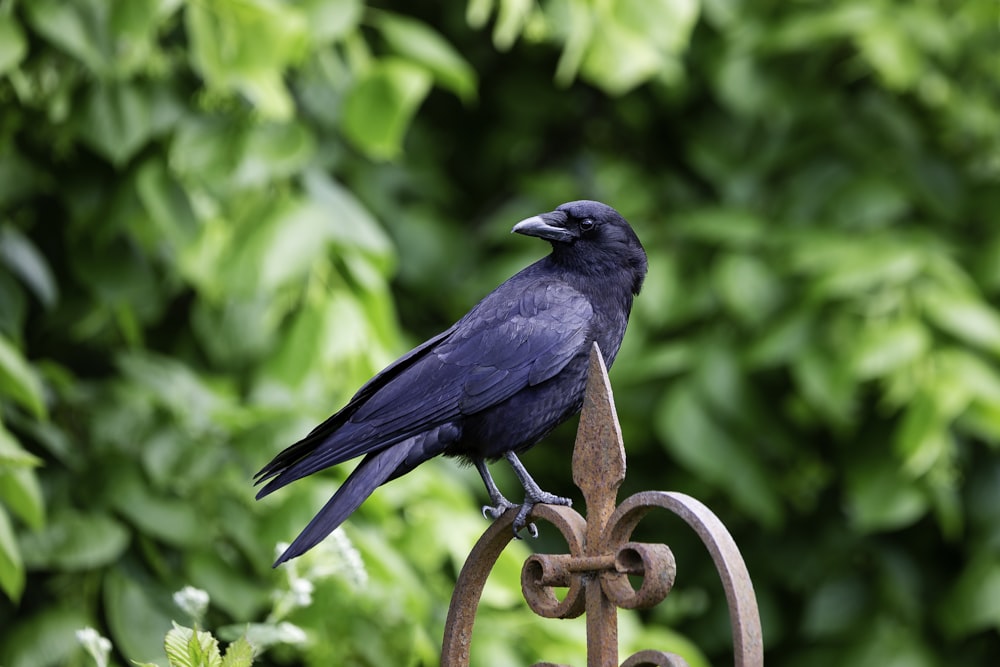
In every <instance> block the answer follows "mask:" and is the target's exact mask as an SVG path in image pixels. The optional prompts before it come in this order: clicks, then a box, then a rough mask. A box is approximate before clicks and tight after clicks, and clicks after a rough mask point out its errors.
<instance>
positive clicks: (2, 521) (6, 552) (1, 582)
mask: <svg viewBox="0 0 1000 667" xmlns="http://www.w3.org/2000/svg"><path fill="white" fill-rule="evenodd" d="M24 581H25V578H24V562H23V561H22V560H21V550H20V549H19V548H18V545H17V539H16V538H15V537H14V531H13V529H12V527H11V525H10V518H9V517H8V516H7V511H6V510H5V509H4V508H3V506H0V590H2V591H3V592H4V594H5V595H6V596H7V597H8V598H10V599H11V600H12V601H13V602H15V603H17V602H18V601H19V600H20V599H21V593H22V592H23V591H24Z"/></svg>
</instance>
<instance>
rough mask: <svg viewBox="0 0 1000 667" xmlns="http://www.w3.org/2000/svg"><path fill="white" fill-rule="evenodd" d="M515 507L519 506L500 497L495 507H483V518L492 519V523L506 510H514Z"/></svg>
mask: <svg viewBox="0 0 1000 667" xmlns="http://www.w3.org/2000/svg"><path fill="white" fill-rule="evenodd" d="M516 507H519V506H518V505H515V504H514V503H512V502H510V501H509V500H507V499H506V498H503V497H501V498H500V499H499V500H498V501H497V504H496V505H483V518H484V519H493V520H494V521H496V520H497V519H499V518H500V517H501V516H503V513H504V512H506V511H507V510H511V509H514V508H516Z"/></svg>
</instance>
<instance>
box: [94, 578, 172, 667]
mask: <svg viewBox="0 0 1000 667" xmlns="http://www.w3.org/2000/svg"><path fill="white" fill-rule="evenodd" d="M103 583H104V589H103V594H104V595H103V603H104V607H103V608H104V611H105V614H106V615H107V623H108V629H109V630H110V631H111V638H112V640H113V641H114V644H115V647H116V648H117V649H118V651H120V652H121V653H122V654H123V655H125V656H126V657H127V658H128V659H130V660H137V661H143V660H146V661H155V660H156V659H157V658H160V657H162V655H163V637H164V635H165V634H166V633H167V631H168V629H169V628H170V626H171V623H172V622H171V620H170V614H171V613H172V610H173V609H174V608H173V607H172V606H168V603H167V600H168V598H169V595H166V594H160V595H158V593H161V591H160V589H159V587H157V586H155V585H153V582H152V581H149V580H140V579H138V578H136V577H135V576H133V575H131V574H130V573H126V571H125V570H124V569H123V568H109V569H108V570H107V571H106V573H105V575H104V581H103Z"/></svg>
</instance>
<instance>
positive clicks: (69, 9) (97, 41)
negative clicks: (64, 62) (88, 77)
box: [25, 0, 114, 76]
mask: <svg viewBox="0 0 1000 667" xmlns="http://www.w3.org/2000/svg"><path fill="white" fill-rule="evenodd" d="M25 10H26V11H27V17H28V22H29V23H30V24H31V27H32V28H34V29H35V30H36V31H37V32H38V34H40V35H41V36H42V37H44V38H45V39H47V40H48V41H49V42H51V43H52V44H53V45H55V46H56V47H58V48H60V49H62V50H63V51H65V52H66V53H68V54H70V55H71V56H74V57H76V58H78V59H80V60H81V61H82V62H83V63H84V64H85V65H86V66H87V67H88V68H90V70H91V71H92V72H94V73H96V74H98V75H99V76H100V75H106V74H108V73H109V72H110V70H111V68H112V62H113V60H114V59H113V56H112V55H111V54H112V51H113V48H112V44H111V42H112V37H111V35H110V33H109V30H108V24H109V21H108V5H107V3H105V2H102V1H101V0H80V1H79V2H63V1H62V0H33V1H32V2H28V3H25Z"/></svg>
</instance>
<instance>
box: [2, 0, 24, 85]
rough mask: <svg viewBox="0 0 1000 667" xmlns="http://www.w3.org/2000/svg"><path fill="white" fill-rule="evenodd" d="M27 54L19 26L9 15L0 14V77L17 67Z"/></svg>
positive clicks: (22, 32)
mask: <svg viewBox="0 0 1000 667" xmlns="http://www.w3.org/2000/svg"><path fill="white" fill-rule="evenodd" d="M27 52H28V41H27V40H26V39H25V38H24V31H23V30H21V26H20V25H19V24H18V23H17V21H15V20H14V18H13V17H12V16H11V15H10V14H0V76H3V75H4V74H6V73H7V72H8V71H9V70H12V69H14V68H15V67H17V66H18V65H19V64H20V63H21V60H22V59H24V56H25V54H26V53H27Z"/></svg>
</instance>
